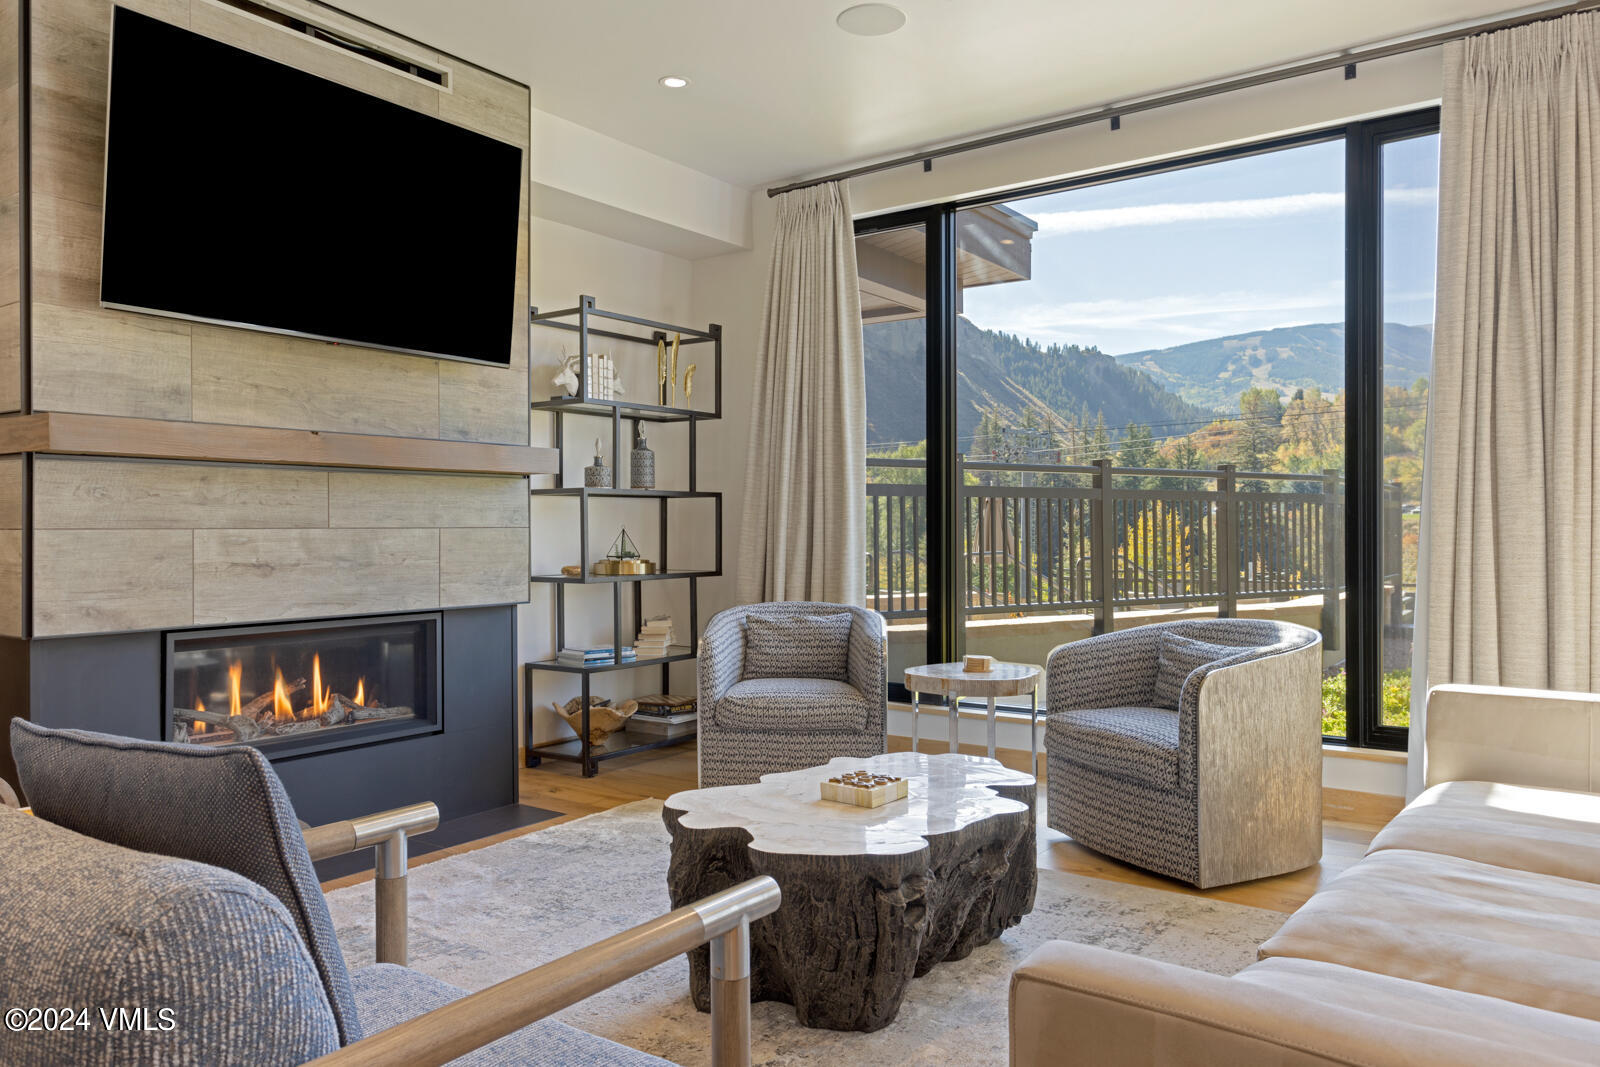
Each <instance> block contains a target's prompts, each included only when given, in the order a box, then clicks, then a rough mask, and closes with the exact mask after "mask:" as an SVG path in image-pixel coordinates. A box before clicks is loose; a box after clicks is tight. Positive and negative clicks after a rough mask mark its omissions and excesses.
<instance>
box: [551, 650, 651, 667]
mask: <svg viewBox="0 0 1600 1067" xmlns="http://www.w3.org/2000/svg"><path fill="white" fill-rule="evenodd" d="M621 658H622V662H624V663H626V662H628V661H629V660H632V659H634V658H635V655H634V651H633V649H631V648H624V649H623V650H622V657H621ZM616 660H617V656H616V653H615V652H614V651H613V650H612V649H610V648H563V649H562V650H561V651H560V652H559V653H557V654H556V661H557V662H559V663H565V664H567V665H568V666H574V667H587V666H593V665H595V664H600V663H613V662H616Z"/></svg>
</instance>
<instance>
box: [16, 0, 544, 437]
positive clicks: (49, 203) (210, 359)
mask: <svg viewBox="0 0 1600 1067" xmlns="http://www.w3.org/2000/svg"><path fill="white" fill-rule="evenodd" d="M7 2H10V3H15V2H16V0H7ZM121 3H123V5H124V6H127V7H130V8H133V9H135V10H138V11H142V12H144V13H146V14H149V15H153V16H155V17H157V18H160V19H164V20H166V21H168V22H172V23H174V24H176V25H180V26H185V27H187V28H189V29H191V30H194V31H195V32H197V33H202V34H205V35H206V36H208V37H212V38H215V39H217V40H220V41H224V42H226V43H228V44H232V45H236V46H238V47H241V48H245V49H248V50H250V51H252V52H255V53H257V54H260V55H264V56H267V57H269V58H272V59H275V60H278V61H280V62H283V63H287V64H289V65H290V66H294V67H297V68H299V69H301V70H306V71H309V72H311V73H313V74H317V75H319V76H321V77H325V78H328V79H329V80H332V81H335V82H339V83H342V84H345V85H349V86H352V87H354V88H356V89H360V90H362V91H364V92H368V93H371V94H373V95H376V96H380V97H382V98H384V99H387V100H390V101H393V102H395V103H398V104H401V105H404V106H406V107H410V108H413V109H414V110H417V111H421V112H424V113H426V114H429V115H435V116H438V117H440V118H443V119H446V120H448V121H450V122H454V123H456V124H458V125H461V126H465V127H467V128H469V129H473V130H477V131H479V132H481V133H485V134H488V135H490V136H493V137H497V138H500V139H501V140H505V141H508V142H511V143H513V144H516V145H519V146H521V147H522V148H523V149H524V155H523V183H522V188H523V203H522V215H521V224H520V240H519V250H518V255H517V284H516V295H515V301H514V303H513V306H511V307H508V308H507V309H506V313H507V314H508V315H511V316H512V321H513V323H514V332H513V341H512V353H511V366H510V367H509V368H499V367H486V366H479V365H476V364H467V363H456V362H450V361H441V360H433V359H428V358H425V357H418V356H407V355H400V354H396V353H391V352H382V351H378V350H375V349H366V348H361V347H359V346H355V345H343V346H340V347H339V348H337V349H333V348H330V347H329V346H328V345H326V344H324V343H323V342H319V341H310V340H305V339H301V338H290V337H281V336H277V335H273V334H266V333H261V332H258V331H251V330H242V329H232V328H228V327H219V326H209V325H204V324H198V323H187V322H181V321H176V320H170V319H162V318H157V317H154V316H149V315H139V314H134V313H130V312H123V311H112V310H108V309H105V308H102V307H100V306H99V261H100V205H101V183H102V178H103V165H104V154H105V109H106V93H107V70H108V56H109V48H110V30H111V11H112V6H113V5H112V2H111V0H34V3H33V4H32V8H31V11H32V40H31V53H30V56H31V62H32V68H31V75H32V76H31V95H30V99H31V100H32V102H33V115H32V122H31V126H30V133H31V144H32V179H31V181H32V190H33V210H32V217H31V229H30V232H31V234H32V239H33V257H32V267H33V270H32V278H33V286H34V292H33V300H32V305H31V306H32V311H33V315H34V324H33V330H32V338H31V340H32V345H31V359H30V371H31V381H32V387H33V406H34V409H35V410H48V411H70V412H84V413H91V414H102V415H123V416H136V417H141V418H153V419H174V420H193V421H196V422H210V423H228V424H234V425H248V426H271V427H285V428H296V429H309V430H331V431H343V432H346V433H368V434H390V435H398V436H406V437H423V438H436V439H444V440H453V441H483V442H498V443H505V444H522V445H525V444H527V443H528V425H529V419H528V390H527V381H528V322H527V312H526V309H527V304H528V273H527V272H528V182H527V174H528V170H527V167H528V163H527V154H526V149H527V147H528V136H529V117H530V102H529V92H528V89H527V87H526V86H522V85H518V84H516V83H514V82H511V81H509V80H506V79H504V78H500V77H498V76H495V75H493V74H490V73H488V72H486V71H482V70H479V69H478V68H476V67H473V66H471V65H470V64H467V63H465V62H463V61H460V60H456V59H453V58H451V57H448V56H444V55H441V54H439V53H437V52H434V51H432V50H430V49H427V48H424V47H422V46H419V45H417V44H416V43H415V42H411V41H407V40H405V39H403V38H400V37H398V36H395V35H393V34H389V33H386V32H384V31H382V30H380V29H377V28H375V27H372V26H370V25H367V24H366V23H363V22H360V21H359V20H356V19H352V18H350V17H349V16H345V15H343V14H341V13H339V12H336V11H333V10H332V9H330V8H326V7H323V6H321V5H319V4H313V3H309V2H306V0H272V3H273V5H274V6H277V7H280V8H283V9H287V10H295V11H299V12H302V13H304V14H305V15H306V16H307V17H308V18H309V19H310V20H311V21H314V22H316V23H320V24H323V25H328V26H332V27H337V28H340V29H341V30H347V31H348V32H350V33H351V34H352V35H354V36H357V37H360V38H363V39H366V40H371V41H376V42H378V43H379V44H380V45H384V46H387V47H392V48H394V49H395V50H397V51H400V52H403V53H405V54H407V55H410V56H416V57H418V58H419V59H422V60H424V61H426V62H428V63H437V64H438V65H440V66H442V67H445V68H447V69H448V70H449V73H450V78H449V80H450V85H449V87H448V88H447V89H446V88H441V87H439V86H434V85H430V84H428V83H426V82H423V81H421V80H420V79H418V78H415V77H413V76H411V75H409V74H407V73H404V72H401V71H398V70H393V69H391V68H388V67H385V66H381V65H379V64H376V63H374V62H371V61H369V60H367V59H364V58H362V57H360V56H358V55H355V54H353V53H350V52H348V51H345V50H343V49H339V48H337V47H334V46H332V45H330V44H328V43H327V42H323V41H318V40H316V39H314V38H312V37H309V36H307V35H305V34H300V33H295V32H293V31H290V30H287V29H285V28H284V27H282V26H279V25H276V24H274V23H272V22H270V21H268V20H267V19H264V18H260V17H257V16H255V15H252V14H247V13H246V12H244V11H241V10H239V9H237V8H234V7H231V6H228V5H225V4H221V3H217V2H216V0H121ZM0 21H3V20H0ZM11 21H12V23H13V24H14V22H15V20H14V19H13V20H11ZM3 47H4V41H3V35H0V50H3ZM4 76H5V70H4V68H3V67H0V94H3V93H4V91H5V83H4ZM12 79H13V83H14V82H15V70H14V69H13V70H12ZM11 110H12V113H13V114H14V112H15V109H14V108H13V109H11ZM3 134H4V131H3V129H0V137H3ZM3 151H4V149H3V144H0V155H3ZM15 169H16V168H15V167H14V166H13V167H12V168H11V170H13V171H14V170H15ZM5 172H6V167H5V161H4V159H3V158H0V175H4V174H5ZM3 181H4V179H3V178H0V182H3ZM4 195H5V188H4V185H3V184H0V244H3V242H4V233H3V230H4V221H5V203H4ZM241 210H248V205H241ZM13 218H14V213H13ZM219 224H221V223H219ZM395 224H396V225H397V226H403V225H404V220H403V219H396V220H395ZM308 254H326V255H337V254H338V250H337V248H331V249H324V250H317V251H316V252H308ZM5 279H6V274H5V266H4V254H3V249H0V332H3V330H4V327H5V319H4V299H5V284H6V281H5ZM5 360H6V353H5V349H4V345H3V343H0V380H3V379H4V377H5V374H4V370H5V366H6V364H5ZM15 377H16V376H15V375H13V378H14V379H15ZM5 403H6V393H5V386H4V385H3V384H0V411H3V410H7V409H6V408H5V406H4V405H5Z"/></svg>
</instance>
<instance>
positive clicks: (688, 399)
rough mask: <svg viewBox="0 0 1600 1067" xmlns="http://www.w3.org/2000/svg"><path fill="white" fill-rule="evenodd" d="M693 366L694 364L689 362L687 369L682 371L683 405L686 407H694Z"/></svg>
mask: <svg viewBox="0 0 1600 1067" xmlns="http://www.w3.org/2000/svg"><path fill="white" fill-rule="evenodd" d="M694 368H695V365H694V364H693V363H691V364H689V369H688V370H686V371H684V372H683V406H684V407H686V408H692V407H694Z"/></svg>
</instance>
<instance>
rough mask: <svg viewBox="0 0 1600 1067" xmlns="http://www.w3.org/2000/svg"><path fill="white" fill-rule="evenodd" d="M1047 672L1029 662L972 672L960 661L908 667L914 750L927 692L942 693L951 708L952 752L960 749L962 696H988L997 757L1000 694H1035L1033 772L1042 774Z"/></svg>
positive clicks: (1031, 741)
mask: <svg viewBox="0 0 1600 1067" xmlns="http://www.w3.org/2000/svg"><path fill="white" fill-rule="evenodd" d="M1043 675H1044V672H1043V671H1042V670H1040V669H1039V668H1038V667H1035V666H1033V665H1032V664H1028V663H996V664H995V665H994V669H993V670H988V671H968V670H966V669H964V668H963V667H962V665H961V664H959V663H929V664H927V665H926V666H922V667H907V668H906V688H907V689H909V690H911V751H913V752H915V751H916V750H917V720H918V719H920V718H921V717H922V716H921V714H920V712H921V699H922V694H923V693H940V694H942V695H943V696H944V699H945V703H946V704H947V705H948V706H949V708H950V751H951V752H955V751H957V740H956V739H957V736H958V734H959V732H960V731H959V728H958V725H959V717H958V715H957V710H958V709H959V708H960V707H961V698H962V697H987V698H988V701H989V758H990V759H994V713H995V706H994V702H995V699H996V698H997V697H1017V696H1021V695H1022V694H1023V693H1028V694H1031V695H1032V697H1033V706H1032V710H1031V712H1030V714H1029V716H1028V727H1029V729H1028V734H1029V742H1028V743H1029V746H1030V749H1031V751H1032V753H1033V772H1034V774H1035V775H1037V774H1038V773H1039V732H1038V729H1037V726H1038V721H1039V679H1040V678H1041V677H1042V676H1043Z"/></svg>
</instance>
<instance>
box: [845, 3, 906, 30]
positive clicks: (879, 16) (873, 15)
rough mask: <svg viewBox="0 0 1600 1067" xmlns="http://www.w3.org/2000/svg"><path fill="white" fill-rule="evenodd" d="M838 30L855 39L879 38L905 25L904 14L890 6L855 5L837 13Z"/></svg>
mask: <svg viewBox="0 0 1600 1067" xmlns="http://www.w3.org/2000/svg"><path fill="white" fill-rule="evenodd" d="M834 21H835V22H837V23H838V24H839V28H840V29H841V30H843V31H845V32H846V33H853V34H855V35H856V36H857V37H881V36H883V35H884V34H886V33H893V32H894V31H895V30H898V29H899V28H900V27H901V26H904V25H905V24H906V13H905V12H904V11H901V10H900V9H899V8H897V7H894V6H893V5H891V4H857V5H856V6H855V7H847V8H845V9H844V10H843V11H841V12H839V17H838V18H837V19H835V20H834Z"/></svg>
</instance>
